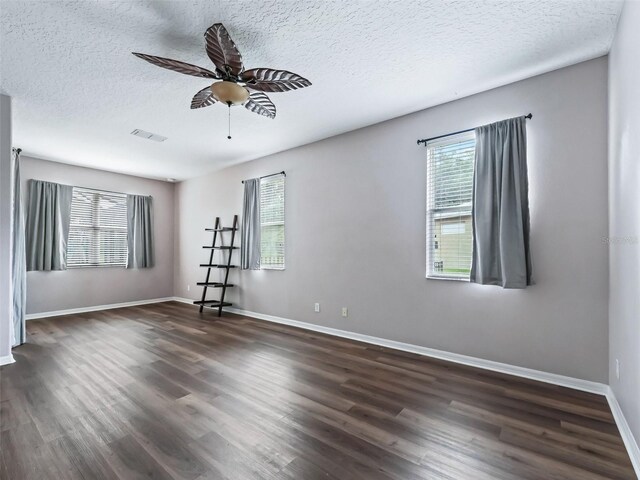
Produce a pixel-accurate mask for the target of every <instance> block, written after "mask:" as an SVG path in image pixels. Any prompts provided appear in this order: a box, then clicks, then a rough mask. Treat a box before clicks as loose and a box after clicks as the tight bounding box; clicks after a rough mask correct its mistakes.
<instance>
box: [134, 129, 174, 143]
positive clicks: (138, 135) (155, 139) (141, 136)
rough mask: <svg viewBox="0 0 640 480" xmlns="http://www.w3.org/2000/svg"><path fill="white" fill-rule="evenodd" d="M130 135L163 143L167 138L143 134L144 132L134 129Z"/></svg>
mask: <svg viewBox="0 0 640 480" xmlns="http://www.w3.org/2000/svg"><path fill="white" fill-rule="evenodd" d="M131 135H135V136H136V137H140V138H146V139H147V140H153V141H154V142H164V141H165V140H166V139H167V137H163V136H162V135H156V134H155V133H151V132H145V131H144V130H139V129H137V128H136V129H135V130H134V131H133V132H131Z"/></svg>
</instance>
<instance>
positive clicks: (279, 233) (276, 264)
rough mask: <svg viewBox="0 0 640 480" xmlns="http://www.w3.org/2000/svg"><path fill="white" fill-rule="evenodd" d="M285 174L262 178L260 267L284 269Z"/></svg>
mask: <svg viewBox="0 0 640 480" xmlns="http://www.w3.org/2000/svg"><path fill="white" fill-rule="evenodd" d="M284 178H285V177H284V175H275V176H272V177H267V178H263V179H262V180H260V239H261V240H260V268H263V269H268V270H284Z"/></svg>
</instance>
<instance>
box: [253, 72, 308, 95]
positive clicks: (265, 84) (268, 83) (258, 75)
mask: <svg viewBox="0 0 640 480" xmlns="http://www.w3.org/2000/svg"><path fill="white" fill-rule="evenodd" d="M240 79H241V80H242V81H243V82H246V86H247V88H250V89H252V90H258V91H261V92H287V91H289V90H296V89H298V88H304V87H308V86H310V85H311V82H310V81H309V80H307V79H306V78H304V77H302V76H300V75H298V74H297V73H293V72H289V71H287V70H274V69H273V68H254V69H251V70H246V71H245V72H243V73H242V75H241V76H240Z"/></svg>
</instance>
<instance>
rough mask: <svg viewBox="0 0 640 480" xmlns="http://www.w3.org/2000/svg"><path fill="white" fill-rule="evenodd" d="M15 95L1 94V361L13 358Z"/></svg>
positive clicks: (4, 361) (0, 362)
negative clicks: (13, 116)
mask: <svg viewBox="0 0 640 480" xmlns="http://www.w3.org/2000/svg"><path fill="white" fill-rule="evenodd" d="M12 175H13V162H12V160H11V97H8V96H7V95H0V365H1V364H2V363H6V362H8V361H9V360H10V358H11V343H12V342H13V339H12V338H11V335H10V333H11V318H12V313H11V312H12V309H11V305H12V303H13V299H12V293H11V292H12V289H11V223H12V213H11V212H12V190H13V188H12V179H11V178H12Z"/></svg>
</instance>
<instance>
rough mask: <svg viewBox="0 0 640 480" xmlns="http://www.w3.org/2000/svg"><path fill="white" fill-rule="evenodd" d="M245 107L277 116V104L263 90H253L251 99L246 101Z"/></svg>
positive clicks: (258, 112) (255, 111) (267, 115)
mask: <svg viewBox="0 0 640 480" xmlns="http://www.w3.org/2000/svg"><path fill="white" fill-rule="evenodd" d="M244 107H245V108H246V109H247V110H249V111H251V112H254V113H257V114H258V115H262V116H265V117H269V118H276V106H275V105H274V104H273V102H272V101H271V99H270V98H269V97H267V95H266V94H264V93H262V92H251V95H249V100H247V101H246V103H245V104H244Z"/></svg>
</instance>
